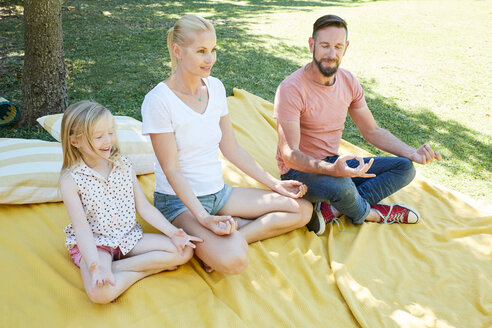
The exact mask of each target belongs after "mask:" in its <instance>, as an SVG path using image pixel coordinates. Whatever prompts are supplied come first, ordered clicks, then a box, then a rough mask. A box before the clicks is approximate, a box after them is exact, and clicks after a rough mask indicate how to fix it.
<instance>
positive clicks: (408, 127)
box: [0, 0, 492, 203]
mask: <svg viewBox="0 0 492 328" xmlns="http://www.w3.org/2000/svg"><path fill="white" fill-rule="evenodd" d="M64 7H65V10H64V11H63V29H64V46H65V58H66V63H67V71H68V73H67V79H68V80H67V81H68V93H69V102H70V103H73V102H76V101H79V100H82V99H93V100H95V101H98V102H100V103H102V104H104V105H105V106H107V107H108V108H109V109H110V110H111V111H112V112H113V113H114V114H117V115H118V114H124V115H130V116H133V117H135V118H137V119H140V118H141V116H140V104H141V102H142V100H143V97H144V95H145V94H146V93H147V92H148V91H149V90H150V89H151V88H152V87H153V86H154V85H155V84H157V83H158V82H159V81H161V80H163V79H164V78H165V77H166V76H167V75H168V74H169V72H170V70H169V66H168V62H169V55H168V53H167V49H166V45H165V44H166V32H167V29H168V28H169V27H170V26H172V24H173V23H174V21H175V20H176V19H177V18H179V17H180V16H181V15H183V14H185V13H196V14H200V15H202V16H204V17H207V18H209V19H211V20H213V22H214V24H215V26H216V30H217V37H218V47H219V50H218V61H217V64H216V65H215V67H214V69H213V75H214V76H216V77H219V78H220V79H221V80H222V81H223V82H224V84H225V86H226V89H227V92H228V94H229V95H230V94H232V88H234V87H237V88H243V89H245V90H247V91H249V92H252V93H254V94H257V95H259V96H261V97H263V98H265V99H267V100H269V101H273V97H274V94H275V89H276V87H277V85H278V84H279V83H280V82H281V81H282V80H283V79H284V78H285V77H286V76H287V75H289V74H290V73H291V72H293V71H294V70H296V69H297V68H299V67H300V66H301V65H303V64H305V63H307V62H308V61H309V60H310V58H311V54H310V53H309V50H308V48H307V39H308V37H309V35H310V33H311V28H312V24H313V22H314V21H315V20H316V18H318V17H319V16H321V15H323V14H327V13H334V14H338V15H340V16H342V17H344V18H345V19H346V20H347V21H348V23H349V39H350V42H351V44H350V46H349V48H348V51H347V54H346V56H345V57H344V60H343V63H342V67H345V68H347V69H348V70H350V71H352V72H353V73H354V74H355V75H356V76H357V77H358V79H359V81H360V82H361V83H362V85H363V87H364V90H365V94H366V99H367V101H368V104H369V107H370V108H371V109H372V111H373V113H374V116H375V117H376V120H377V121H378V122H379V124H380V125H381V126H383V127H385V128H387V129H389V130H390V131H392V132H393V133H394V134H395V135H397V136H398V137H399V138H401V139H402V140H404V141H405V142H407V143H408V144H410V145H412V146H414V147H418V146H420V145H421V144H422V143H424V142H430V143H431V145H432V146H433V147H435V148H436V149H438V150H439V151H441V153H442V154H443V156H444V160H443V161H442V162H439V163H436V162H435V163H432V164H430V165H426V166H420V165H417V166H418V167H417V170H418V171H419V172H420V173H422V174H424V175H425V176H427V177H428V178H430V179H431V180H433V181H435V182H438V183H440V184H442V185H445V186H447V187H449V188H452V189H455V190H458V191H461V192H463V193H465V194H468V195H470V196H472V197H473V198H475V199H479V200H484V201H487V202H489V203H492V173H491V172H492V163H491V159H492V118H491V115H492V109H491V104H492V101H491V100H492V99H491V95H492V87H491V85H490V81H491V79H492V76H491V75H492V73H491V72H492V62H491V60H490V54H491V53H492V44H491V41H490V38H487V35H489V34H490V31H491V30H492V21H491V20H490V18H489V16H490V8H491V7H492V1H490V0H484V1H478V0H477V1H472V0H469V1H460V0H443V1H349V0H346V1H343V0H339V1H321V0H318V1H304V0H298V1H295V0H270V1H259V0H244V1H232V0H230V1H205V0H202V1H149V0H141V1H137V0H132V1H126V2H125V3H122V2H121V1H115V0H113V1H105V2H100V1H98V2H96V1H78V0H71V1H64ZM71 7H74V10H71V9H72V8H71ZM22 18H23V17H22V6H21V1H7V2H6V4H2V5H0V96H3V97H5V98H8V99H9V100H11V101H14V102H17V103H20V102H21V77H22V56H23V21H22ZM0 137H23V138H25V137H30V138H41V139H47V140H49V138H50V137H49V136H48V135H47V134H46V133H45V132H44V131H42V129H39V128H30V129H22V128H0ZM344 138H345V139H346V140H348V141H350V142H352V143H354V144H356V145H358V146H360V147H362V148H365V149H367V150H369V151H371V152H373V153H376V154H383V153H382V152H381V151H379V150H377V149H375V148H374V147H372V146H371V145H369V144H367V143H366V142H365V141H364V140H363V139H362V138H361V137H360V134H359V133H358V131H357V129H356V127H355V126H354V124H353V123H352V122H351V121H350V120H348V122H347V124H346V129H345V132H344Z"/></svg>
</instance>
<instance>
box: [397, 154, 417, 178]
mask: <svg viewBox="0 0 492 328" xmlns="http://www.w3.org/2000/svg"><path fill="white" fill-rule="evenodd" d="M399 168H400V170H401V172H402V175H403V176H404V177H405V180H406V182H407V184H408V183H410V182H411V181H412V180H413V179H414V178H415V175H416V174H417V172H416V171H415V167H414V166H413V162H412V161H411V160H409V159H408V158H404V157H401V158H400V165H399Z"/></svg>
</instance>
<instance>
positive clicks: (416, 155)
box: [408, 143, 442, 164]
mask: <svg viewBox="0 0 492 328" xmlns="http://www.w3.org/2000/svg"><path fill="white" fill-rule="evenodd" d="M408 159H410V160H412V161H414V162H415V163H419V164H427V163H430V162H432V161H433V160H438V161H440V160H441V159H442V157H441V154H439V152H437V151H434V150H432V148H431V146H430V145H429V144H428V143H425V144H423V145H422V146H420V147H419V149H417V150H416V151H415V152H413V153H412V154H410V156H408Z"/></svg>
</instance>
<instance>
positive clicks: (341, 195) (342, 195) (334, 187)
mask: <svg viewBox="0 0 492 328" xmlns="http://www.w3.org/2000/svg"><path fill="white" fill-rule="evenodd" d="M319 182H320V183H317V184H316V185H315V186H310V185H308V192H307V194H306V197H305V198H306V199H308V200H309V201H311V202H320V201H325V200H330V201H331V202H333V201H337V200H340V199H352V198H355V197H356V195H357V188H356V186H355V184H354V183H353V182H352V179H350V178H343V177H329V178H327V179H321V181H319ZM321 182H322V183H321Z"/></svg>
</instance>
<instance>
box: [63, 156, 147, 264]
mask: <svg viewBox="0 0 492 328" xmlns="http://www.w3.org/2000/svg"><path fill="white" fill-rule="evenodd" d="M71 174H72V177H73V179H74V181H75V183H76V185H77V188H78V194H79V197H80V200H81V202H82V206H83V207H84V210H85V213H86V216H87V221H89V225H90V226H91V229H92V233H93V235H94V241H95V242H96V245H98V246H110V247H118V246H119V247H120V249H121V251H122V253H123V254H127V253H128V252H129V251H130V250H132V248H133V247H134V246H135V244H136V243H137V242H138V240H139V239H140V238H142V227H141V226H140V224H138V222H137V221H136V212H135V198H134V194H133V183H132V164H131V161H130V160H129V159H128V158H127V157H125V156H121V159H120V161H116V162H115V164H114V167H113V169H112V170H111V173H110V174H109V176H108V179H107V180H106V179H104V178H103V177H102V176H101V175H100V174H99V173H98V172H96V171H95V170H93V169H91V168H90V167H88V166H87V165H86V164H85V163H84V162H82V163H80V164H77V165H75V166H73V167H72V168H71ZM64 231H65V233H66V234H67V236H66V240H65V245H66V246H67V248H68V249H71V248H72V247H73V246H74V245H76V244H77V242H76V240H75V232H74V230H73V228H72V225H71V224H70V225H68V226H67V227H66V228H65V230H64Z"/></svg>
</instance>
